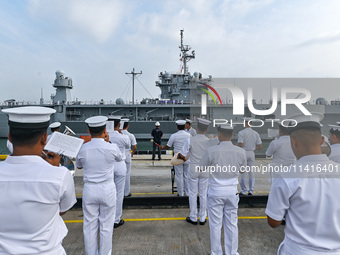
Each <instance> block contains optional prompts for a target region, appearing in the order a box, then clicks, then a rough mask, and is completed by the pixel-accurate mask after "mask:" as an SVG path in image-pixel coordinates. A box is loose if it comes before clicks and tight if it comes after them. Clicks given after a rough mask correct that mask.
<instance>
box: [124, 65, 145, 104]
mask: <svg viewBox="0 0 340 255" xmlns="http://www.w3.org/2000/svg"><path fill="white" fill-rule="evenodd" d="M125 74H127V75H129V74H131V75H132V104H135V77H136V76H137V75H141V74H142V71H140V73H135V68H133V69H132V72H131V73H125Z"/></svg>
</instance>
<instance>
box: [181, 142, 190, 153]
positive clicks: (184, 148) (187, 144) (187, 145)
mask: <svg viewBox="0 0 340 255" xmlns="http://www.w3.org/2000/svg"><path fill="white" fill-rule="evenodd" d="M189 150H190V138H188V139H187V140H186V141H185V144H184V145H183V147H182V150H181V152H180V153H181V155H183V156H184V157H186V156H187V155H188V154H189Z"/></svg>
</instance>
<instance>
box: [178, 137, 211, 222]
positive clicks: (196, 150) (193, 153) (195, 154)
mask: <svg viewBox="0 0 340 255" xmlns="http://www.w3.org/2000/svg"><path fill="white" fill-rule="evenodd" d="M208 141H209V138H207V137H206V136H205V135H203V134H197V135H196V136H194V137H190V139H189V138H188V139H187V141H186V143H185V144H184V146H183V148H182V150H181V154H182V155H183V156H187V155H188V153H189V155H190V157H189V161H188V162H189V163H190V168H189V174H188V187H189V194H188V195H189V206H190V219H191V220H192V221H194V222H196V221H197V216H198V214H197V192H198V194H199V198H200V211H199V219H200V222H204V221H205V219H206V217H207V190H208V177H209V174H208V173H207V172H205V173H203V172H199V171H198V170H197V169H196V167H197V166H199V162H200V160H201V158H202V156H203V155H204V153H205V151H206V149H207V142H208Z"/></svg>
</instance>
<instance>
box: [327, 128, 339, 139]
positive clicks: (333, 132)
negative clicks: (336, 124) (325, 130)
mask: <svg viewBox="0 0 340 255" xmlns="http://www.w3.org/2000/svg"><path fill="white" fill-rule="evenodd" d="M329 133H331V134H332V135H335V136H336V137H337V138H338V139H339V140H340V131H339V130H337V129H336V130H334V129H330V130H329Z"/></svg>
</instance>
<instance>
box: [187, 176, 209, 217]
mask: <svg viewBox="0 0 340 255" xmlns="http://www.w3.org/2000/svg"><path fill="white" fill-rule="evenodd" d="M208 180H209V179H208V178H191V177H190V176H189V177H188V186H189V206H190V219H191V220H192V221H197V216H198V213H197V192H198V193H199V198H200V211H199V218H200V222H204V221H205V219H206V218H207V191H208Z"/></svg>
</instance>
